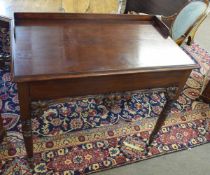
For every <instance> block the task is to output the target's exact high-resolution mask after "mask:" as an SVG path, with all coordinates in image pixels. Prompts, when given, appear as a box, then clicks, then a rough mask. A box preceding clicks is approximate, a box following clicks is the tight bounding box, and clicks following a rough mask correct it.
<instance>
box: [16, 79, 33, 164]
mask: <svg viewBox="0 0 210 175" xmlns="http://www.w3.org/2000/svg"><path fill="white" fill-rule="evenodd" d="M17 88H18V96H19V103H20V119H21V123H22V132H23V138H24V143H25V148H26V153H27V156H28V162H29V165H30V167H33V138H32V126H31V112H30V105H31V99H30V93H29V84H28V83H18V84H17Z"/></svg>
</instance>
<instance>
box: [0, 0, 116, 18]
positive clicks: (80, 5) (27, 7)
mask: <svg viewBox="0 0 210 175" xmlns="http://www.w3.org/2000/svg"><path fill="white" fill-rule="evenodd" d="M117 9H118V0H0V15H4V16H8V17H13V12H62V11H64V12H79V13H85V12H87V13H116V12H117Z"/></svg>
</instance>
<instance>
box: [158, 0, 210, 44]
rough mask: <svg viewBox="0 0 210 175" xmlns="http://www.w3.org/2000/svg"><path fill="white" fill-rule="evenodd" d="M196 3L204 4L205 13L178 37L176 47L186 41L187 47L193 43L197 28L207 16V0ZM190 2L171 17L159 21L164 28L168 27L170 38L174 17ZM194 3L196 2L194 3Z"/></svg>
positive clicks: (162, 17)
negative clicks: (163, 24) (162, 23)
mask: <svg viewBox="0 0 210 175" xmlns="http://www.w3.org/2000/svg"><path fill="white" fill-rule="evenodd" d="M197 1H201V2H204V3H205V4H206V6H207V7H206V9H205V11H204V12H203V13H202V14H201V15H200V16H199V18H198V19H197V20H196V21H195V22H194V24H193V25H192V26H191V27H190V28H189V29H188V30H187V31H186V32H185V33H184V34H183V35H182V36H181V37H180V38H178V39H177V40H176V43H177V44H178V45H181V44H182V43H183V42H184V41H185V40H187V42H186V43H187V45H190V44H191V42H192V41H193V39H194V37H195V34H196V32H197V30H198V27H199V26H200V25H201V23H202V22H203V21H204V19H205V18H206V17H207V15H208V6H209V0H197ZM191 2H192V1H189V2H187V3H186V4H185V5H184V6H183V8H181V9H180V10H179V11H178V12H177V13H175V14H174V15H171V16H167V17H166V16H161V17H160V18H161V20H162V21H163V22H164V23H165V24H166V26H167V27H168V30H169V32H170V35H171V36H172V28H173V25H174V22H175V19H176V17H177V16H178V14H179V13H180V12H181V11H182V10H183V9H184V8H185V7H186V6H187V5H188V4H190V3H191ZM195 2H196V1H195Z"/></svg>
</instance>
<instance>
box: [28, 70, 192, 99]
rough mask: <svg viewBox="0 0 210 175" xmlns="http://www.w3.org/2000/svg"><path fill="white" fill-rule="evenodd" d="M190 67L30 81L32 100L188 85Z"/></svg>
mask: <svg viewBox="0 0 210 175" xmlns="http://www.w3.org/2000/svg"><path fill="white" fill-rule="evenodd" d="M190 72H191V70H180V71H164V72H148V73H134V74H125V75H108V76H98V77H85V78H84V77H83V78H74V79H63V80H48V81H36V82H30V83H28V85H29V94H30V98H31V100H43V99H56V98H62V97H68V96H82V95H93V94H100V93H110V92H120V91H121V92H122V91H129V90H140V89H147V88H162V87H170V86H178V87H181V86H183V85H184V84H185V82H186V80H187V77H188V76H189V74H190Z"/></svg>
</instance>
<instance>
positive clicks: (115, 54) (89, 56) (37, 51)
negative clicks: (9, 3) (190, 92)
mask: <svg viewBox="0 0 210 175" xmlns="http://www.w3.org/2000/svg"><path fill="white" fill-rule="evenodd" d="M162 30H163V31H162ZM164 35H165V33H164V27H163V26H161V24H160V23H159V22H158V21H157V19H156V18H155V19H154V17H149V16H131V15H96V14H62V13H60V14H59V13H57V14H55V13H54V14H53V13H43V14H39V13H37V14H34V13H17V14H15V42H14V47H13V48H14V50H13V55H14V57H13V77H14V81H16V82H24V81H39V80H48V79H65V78H74V77H84V76H101V75H109V74H123V73H133V72H141V71H144V72H147V71H164V70H168V69H170V70H179V69H192V68H195V67H197V66H196V64H195V62H194V61H193V60H192V59H191V58H190V57H189V56H187V55H186V54H185V53H184V52H183V51H182V49H180V48H179V46H177V45H176V44H175V43H174V41H172V39H171V38H170V37H165V36H164Z"/></svg>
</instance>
